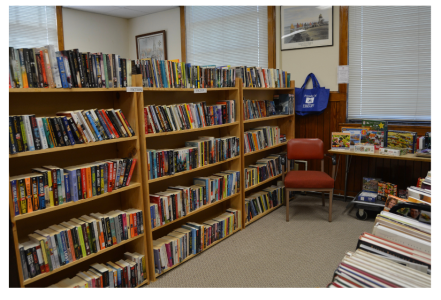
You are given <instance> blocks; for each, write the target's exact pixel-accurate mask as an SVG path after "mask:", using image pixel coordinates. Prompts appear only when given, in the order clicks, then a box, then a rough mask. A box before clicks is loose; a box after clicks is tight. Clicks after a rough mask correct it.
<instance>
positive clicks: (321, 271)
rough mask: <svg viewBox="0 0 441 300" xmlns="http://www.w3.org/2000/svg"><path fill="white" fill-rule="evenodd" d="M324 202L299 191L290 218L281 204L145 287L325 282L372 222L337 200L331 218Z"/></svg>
mask: <svg viewBox="0 0 441 300" xmlns="http://www.w3.org/2000/svg"><path fill="white" fill-rule="evenodd" d="M327 204H328V201H326V206H325V207H322V206H321V198H320V197H313V196H298V197H297V198H296V200H294V201H291V202H290V222H289V223H287V222H286V221H285V207H281V208H279V209H277V210H275V211H274V212H272V213H270V214H268V215H267V216H265V217H263V218H261V219H260V220H257V221H256V222H254V223H253V224H251V225H250V226H248V227H246V229H244V230H242V231H239V232H238V233H236V234H234V235H233V236H231V237H229V238H227V239H225V240H224V241H222V242H221V243H219V244H218V245H216V246H214V247H212V248H210V249H208V250H207V251H206V252H203V253H201V254H200V255H198V256H196V257H195V258H193V259H191V260H189V261H188V262H186V263H184V264H182V265H180V266H178V267H176V268H175V269H174V270H171V271H170V272H167V273H166V274H164V275H162V276H160V277H159V278H158V280H157V281H155V282H152V283H151V284H150V285H148V286H146V287H168V288H171V287H325V286H326V285H327V284H328V283H329V282H330V281H331V279H332V274H333V272H334V270H335V268H336V267H337V265H338V263H339V262H340V261H341V259H342V258H343V256H344V254H345V252H346V251H349V250H351V251H352V250H355V247H356V243H357V239H358V236H359V235H360V234H361V233H362V232H364V231H367V232H372V227H373V219H372V218H371V219H368V220H367V221H359V220H357V219H356V218H355V210H353V211H352V212H351V213H350V214H347V212H345V213H344V211H345V208H346V204H347V203H344V202H343V201H338V200H334V203H333V221H332V222H331V223H329V222H328V205H327Z"/></svg>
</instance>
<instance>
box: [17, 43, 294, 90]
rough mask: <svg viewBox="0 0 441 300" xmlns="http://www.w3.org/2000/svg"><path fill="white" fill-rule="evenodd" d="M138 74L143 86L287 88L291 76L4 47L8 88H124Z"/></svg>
mask: <svg viewBox="0 0 441 300" xmlns="http://www.w3.org/2000/svg"><path fill="white" fill-rule="evenodd" d="M136 74H140V75H142V86H143V87H154V88H223V87H234V86H235V81H236V78H242V82H243V86H245V87H265V88H269V87H290V74H289V73H287V72H285V71H282V70H279V69H262V68H260V67H259V68H255V67H246V66H239V67H231V66H214V65H209V66H196V65H192V64H190V63H185V62H179V59H176V60H157V59H150V58H147V59H136V60H130V59H126V58H121V56H119V55H117V54H104V53H102V52H97V53H90V52H80V51H79V49H73V50H63V51H57V52H56V51H55V47H54V46H53V45H47V46H44V47H37V48H21V49H14V48H13V47H9V88H72V87H73V88H120V87H122V88H124V87H130V86H132V85H133V84H132V75H136Z"/></svg>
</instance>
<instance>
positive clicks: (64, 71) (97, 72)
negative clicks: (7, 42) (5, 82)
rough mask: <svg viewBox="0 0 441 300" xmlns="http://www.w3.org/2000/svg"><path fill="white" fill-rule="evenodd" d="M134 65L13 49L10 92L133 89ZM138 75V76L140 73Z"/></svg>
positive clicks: (110, 57) (51, 50) (73, 53)
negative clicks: (58, 89) (56, 89)
mask: <svg viewBox="0 0 441 300" xmlns="http://www.w3.org/2000/svg"><path fill="white" fill-rule="evenodd" d="M133 64H134V62H133V61H130V60H127V59H125V58H121V57H120V56H119V55H117V54H104V53H101V52H98V53H90V52H79V50H78V49H73V50H64V51H57V52H55V47H54V46H53V45H47V46H44V47H40V48H23V49H14V48H13V47H9V87H10V88H116V87H128V86H131V78H132V76H131V75H132V73H135V72H132V70H133ZM136 74H137V73H136Z"/></svg>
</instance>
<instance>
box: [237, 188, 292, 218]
mask: <svg viewBox="0 0 441 300" xmlns="http://www.w3.org/2000/svg"><path fill="white" fill-rule="evenodd" d="M284 201H285V187H284V186H275V185H272V186H271V187H268V188H266V189H263V190H262V191H260V192H257V193H254V194H252V195H249V196H248V197H246V198H245V213H246V222H247V223H248V222H249V221H251V220H252V219H253V218H254V217H256V216H258V215H260V214H263V213H265V212H266V211H268V210H269V209H271V208H273V207H276V206H277V205H280V204H282V203H283V202H284Z"/></svg>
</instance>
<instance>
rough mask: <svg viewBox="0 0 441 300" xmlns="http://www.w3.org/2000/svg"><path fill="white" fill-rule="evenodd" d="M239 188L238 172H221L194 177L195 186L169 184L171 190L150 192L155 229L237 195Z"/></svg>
mask: <svg viewBox="0 0 441 300" xmlns="http://www.w3.org/2000/svg"><path fill="white" fill-rule="evenodd" d="M239 189H240V172H239V171H232V170H227V171H222V172H219V173H215V174H213V175H212V176H208V177H195V178H194V179H193V185H192V186H189V187H186V186H170V187H169V189H168V190H166V191H164V192H159V193H155V194H151V195H150V216H151V223H152V228H156V227H159V226H162V225H165V224H167V223H169V222H172V221H174V220H177V219H179V218H182V217H185V216H186V215H188V214H189V213H191V212H193V211H196V210H198V209H200V208H201V207H203V206H204V205H207V204H210V203H213V202H216V201H219V200H222V199H224V198H226V197H229V196H231V195H234V194H236V193H238V192H239Z"/></svg>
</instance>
